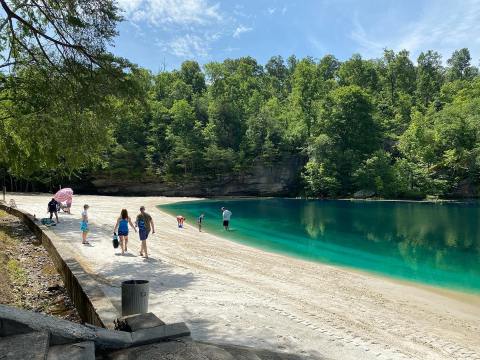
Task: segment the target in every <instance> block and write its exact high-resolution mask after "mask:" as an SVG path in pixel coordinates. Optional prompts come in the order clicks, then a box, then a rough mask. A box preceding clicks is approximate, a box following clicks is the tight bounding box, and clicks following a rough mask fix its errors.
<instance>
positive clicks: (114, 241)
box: [112, 233, 119, 249]
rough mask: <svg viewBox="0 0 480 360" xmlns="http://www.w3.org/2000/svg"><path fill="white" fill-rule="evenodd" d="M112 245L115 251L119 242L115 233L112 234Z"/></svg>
mask: <svg viewBox="0 0 480 360" xmlns="http://www.w3.org/2000/svg"><path fill="white" fill-rule="evenodd" d="M112 244H113V247H114V248H115V249H116V248H118V245H119V242H118V236H117V234H116V233H113V240H112Z"/></svg>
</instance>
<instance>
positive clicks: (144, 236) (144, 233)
mask: <svg viewBox="0 0 480 360" xmlns="http://www.w3.org/2000/svg"><path fill="white" fill-rule="evenodd" d="M149 233H150V231H148V230H138V235H140V240H141V241H145V240H147V238H148V234H149Z"/></svg>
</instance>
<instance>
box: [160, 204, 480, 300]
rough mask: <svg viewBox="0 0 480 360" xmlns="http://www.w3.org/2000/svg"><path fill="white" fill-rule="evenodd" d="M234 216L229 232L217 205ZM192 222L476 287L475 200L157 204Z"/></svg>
mask: <svg viewBox="0 0 480 360" xmlns="http://www.w3.org/2000/svg"><path fill="white" fill-rule="evenodd" d="M222 206H226V207H227V208H229V209H230V210H231V211H232V213H233V215H232V221H231V229H232V231H230V232H225V231H223V229H222V224H221V212H220V207H222ZM160 208H161V209H163V210H165V211H167V212H169V213H171V214H172V215H178V214H181V215H183V216H185V217H186V218H187V224H190V225H194V224H195V222H196V218H197V217H198V215H199V214H200V213H201V212H203V213H205V224H204V228H205V229H206V230H207V231H208V232H211V233H215V234H218V235H221V236H224V237H227V238H229V239H232V240H235V241H238V242H242V243H244V244H248V245H251V246H255V247H259V248H262V249H266V250H269V251H275V252H281V253H285V254H288V255H291V256H296V257H301V258H304V259H308V260H314V261H320V262H325V263H330V264H336V265H343V266H349V267H354V268H358V269H362V270H367V271H373V272H377V273H381V274H384V275H389V276H394V277H398V278H403V279H407V280H413V281H418V282H423V283H427V284H431V285H437V286H443V287H449V288H454V289H459V290H466V291H470V292H476V293H480V226H479V221H478V220H479V219H480V204H479V203H478V202H473V203H415V202H386V201H385V202H384V201H320V200H299V199H241V200H204V201H192V202H181V203H176V204H170V205H163V206H160Z"/></svg>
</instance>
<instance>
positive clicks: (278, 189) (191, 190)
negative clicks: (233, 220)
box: [92, 157, 304, 197]
mask: <svg viewBox="0 0 480 360" xmlns="http://www.w3.org/2000/svg"><path fill="white" fill-rule="evenodd" d="M303 165H304V164H303V161H302V159H300V158H298V157H285V158H283V160H282V161H281V162H279V163H277V164H275V165H265V164H263V163H262V162H257V163H255V164H253V165H252V167H251V168H250V169H249V170H248V171H247V172H245V173H242V174H240V175H225V176H217V177H216V178H215V179H211V178H194V179H192V180H188V181H183V182H182V181H180V182H170V183H169V182H160V181H157V180H154V179H152V180H142V181H139V180H130V179H122V178H113V179H112V178H97V179H95V180H93V181H92V183H93V186H94V188H95V190H96V192H98V193H99V194H105V195H136V196H149V195H165V196H207V197H210V196H287V195H292V194H295V193H296V192H297V191H298V185H299V174H300V171H301V169H302V167H303Z"/></svg>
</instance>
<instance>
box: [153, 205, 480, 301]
mask: <svg viewBox="0 0 480 360" xmlns="http://www.w3.org/2000/svg"><path fill="white" fill-rule="evenodd" d="M259 199H260V200H268V199H274V198H272V197H262V198H256V197H244V198H240V199H238V198H225V197H215V198H199V199H186V200H180V201H173V202H169V203H168V204H163V205H158V206H157V207H156V208H157V210H159V211H160V212H161V213H163V214H164V215H168V216H172V218H175V216H174V214H173V213H169V212H168V211H167V210H168V209H162V206H165V205H166V206H168V205H172V204H179V203H194V202H197V201H209V200H212V201H214V200H241V201H242V200H259ZM282 199H290V198H282ZM291 200H297V199H291ZM298 200H304V199H298ZM326 201H352V199H339V200H326ZM353 201H370V200H358V199H353ZM374 201H379V200H373V202H374ZM380 201H382V200H380ZM385 202H397V200H385ZM402 202H406V201H402ZM418 202H421V203H430V201H417V202H416V203H418ZM189 225H190V226H192V227H193V228H196V224H195V223H189ZM202 232H203V233H206V234H210V235H212V236H216V237H219V238H222V239H224V240H226V241H231V242H234V243H236V244H240V245H244V246H246V247H248V248H251V249H257V250H260V251H264V252H266V253H270V254H278V255H283V256H287V257H289V258H292V259H298V260H301V261H307V262H310V263H313V264H324V265H328V266H333V267H338V268H341V269H344V270H347V271H352V272H356V273H360V274H364V275H367V276H374V277H377V278H379V279H383V280H385V281H394V282H398V283H401V284H405V285H410V286H416V287H418V288H422V289H425V290H427V291H432V292H435V293H438V294H443V295H446V296H448V297H451V298H457V299H462V301H464V302H466V303H472V302H475V301H474V300H476V301H480V300H479V299H480V289H472V288H464V287H461V286H449V285H442V284H436V283H428V282H424V281H422V280H414V279H409V278H408V277H402V276H400V275H398V276H396V275H391V274H388V273H383V272H380V271H374V270H368V269H363V268H360V267H355V266H350V265H346V264H342V263H336V262H333V261H332V262H328V261H321V260H316V259H312V258H309V257H308V256H304V255H301V254H296V253H292V252H289V251H287V250H282V249H275V248H273V247H269V246H262V245H256V243H255V242H253V243H250V242H249V241H245V240H242V239H241V238H238V237H235V236H234V235H235V234H232V236H229V235H228V234H227V233H225V231H224V230H223V229H219V230H214V231H211V230H209V229H208V228H206V227H203V229H202Z"/></svg>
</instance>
